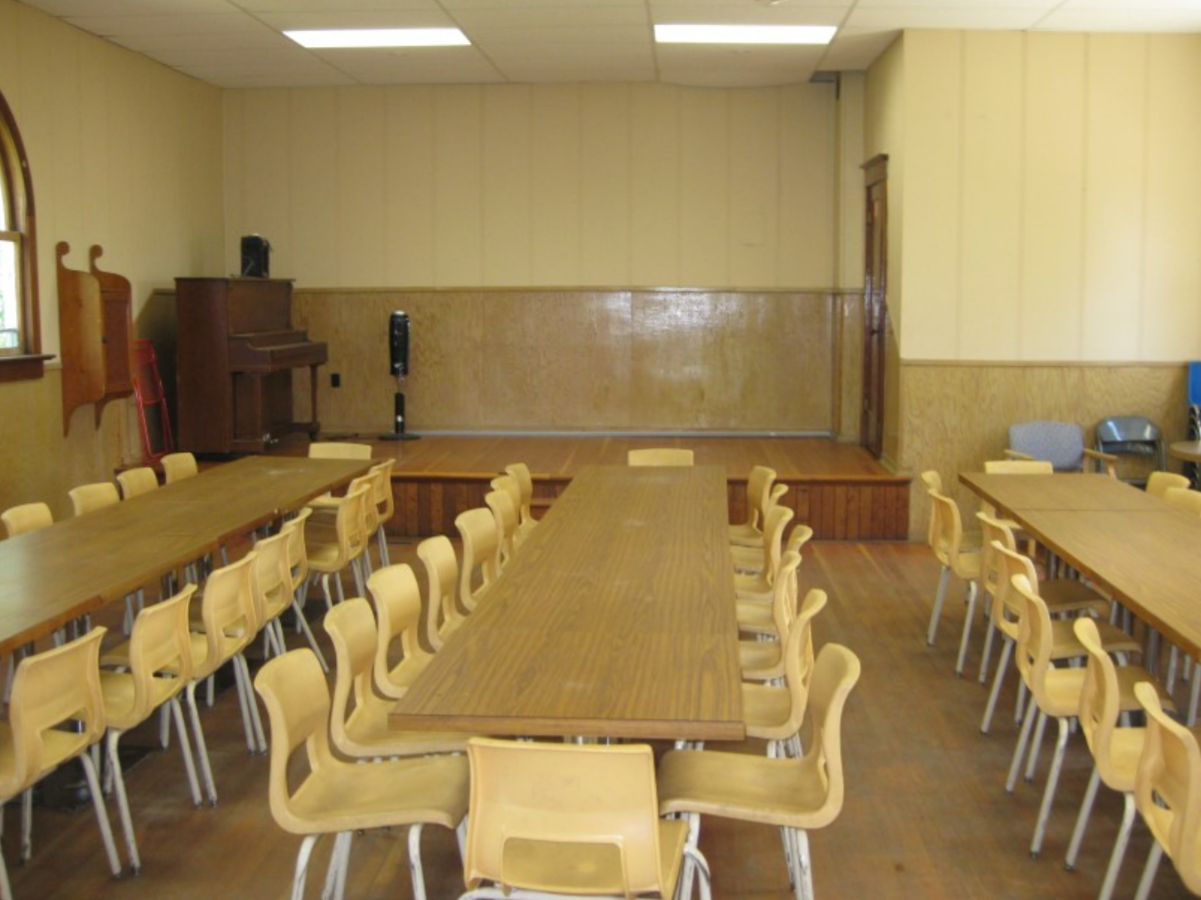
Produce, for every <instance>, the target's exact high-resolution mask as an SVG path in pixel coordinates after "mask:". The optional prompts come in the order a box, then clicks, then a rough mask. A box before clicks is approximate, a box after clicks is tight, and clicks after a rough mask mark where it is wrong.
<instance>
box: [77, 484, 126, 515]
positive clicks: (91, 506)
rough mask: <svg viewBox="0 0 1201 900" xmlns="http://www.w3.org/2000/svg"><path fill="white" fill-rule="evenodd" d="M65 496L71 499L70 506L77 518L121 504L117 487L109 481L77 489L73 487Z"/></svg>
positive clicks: (84, 485) (80, 486)
mask: <svg viewBox="0 0 1201 900" xmlns="http://www.w3.org/2000/svg"><path fill="white" fill-rule="evenodd" d="M67 495H68V496H69V497H70V498H71V506H72V508H73V509H74V510H75V515H77V516H86V515H87V514H88V513H90V512H95V511H96V510H98V509H104V508H105V507H106V506H115V505H116V504H118V503H120V502H121V495H120V494H118V493H117V486H116V485H115V484H113V483H112V482H111V481H97V482H95V483H93V484H81V485H79V487H73V488H71V490H69V491H67Z"/></svg>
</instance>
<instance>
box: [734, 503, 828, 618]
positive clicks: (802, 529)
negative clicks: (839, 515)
mask: <svg viewBox="0 0 1201 900" xmlns="http://www.w3.org/2000/svg"><path fill="white" fill-rule="evenodd" d="M811 537H813V529H812V528H810V527H809V526H808V525H804V524H799V525H794V526H793V527H792V531H791V532H790V533H789V535H788V541H787V542H786V543H785V545H784V550H783V552H782V553H781V554H780V564H779V566H777V567H776V574H775V575H774V576H772V579H771V596H772V601H771V603H764V602H762V601H761V600H759V599H753V600H747V599H738V600H736V601H735V602H734V613H735V616H736V617H737V619H738V630H739V631H740V632H742V633H744V634H751V635H757V636H758V637H759V638H760V639H761V640H762V639H763V638H771V639H775V640H783V636H784V635H786V634H788V629H784V630H783V631H781V630H780V623H779V621H778V617H777V615H776V587H777V584H778V581H779V578H780V572H781V571H783V569H784V561H785V560H786V559H787V558H788V555H789V554H790V553H795V554H796V555H797V556H798V557H799V556H800V554H801V549H802V548H803V547H804V546H805V544H806V543H808V541H809V539H810V538H811ZM795 578H796V575H795V573H794V575H793V579H794V580H795ZM735 580H736V581H737V576H735ZM788 589H790V590H791V591H792V595H793V609H794V610H795V609H796V605H795V600H796V587H795V586H791V587H790V588H788Z"/></svg>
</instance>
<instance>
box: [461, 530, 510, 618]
mask: <svg viewBox="0 0 1201 900" xmlns="http://www.w3.org/2000/svg"><path fill="white" fill-rule="evenodd" d="M455 527H456V528H457V529H458V530H459V537H461V538H462V539H463V564H462V565H461V566H460V567H459V602H460V603H462V604H463V608H464V609H466V610H467V612H469V613H470V612H473V611H474V610H475V608H476V606H478V605H479V602H480V599H481V598H482V597H483V596H484V594H486V593H487V591H488V588H489V587H491V586H492V582H494V581H495V580H496V579H497V577H498V576H499V575H500V534H499V533H498V532H497V530H496V520H495V519H494V518H493V517H492V511H491V510H489V509H487V508H485V507H478V508H476V509H469V510H467V511H466V512H461V513H459V515H458V516H457V517H456V518H455Z"/></svg>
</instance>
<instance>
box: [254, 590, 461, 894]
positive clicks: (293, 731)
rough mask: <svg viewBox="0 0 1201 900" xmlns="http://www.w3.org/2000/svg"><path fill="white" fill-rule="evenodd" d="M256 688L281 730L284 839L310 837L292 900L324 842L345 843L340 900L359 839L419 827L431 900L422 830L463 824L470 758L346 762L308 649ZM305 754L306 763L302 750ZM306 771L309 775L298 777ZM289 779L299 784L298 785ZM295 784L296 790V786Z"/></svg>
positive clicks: (278, 801) (276, 747) (275, 764)
mask: <svg viewBox="0 0 1201 900" xmlns="http://www.w3.org/2000/svg"><path fill="white" fill-rule="evenodd" d="M370 614H371V613H370V610H368V615H370ZM254 686H255V689H256V690H257V691H258V693H259V695H260V696H261V697H262V698H263V703H264V704H265V705H266V707H267V715H268V717H269V719H270V723H271V772H270V774H269V776H268V778H269V786H268V797H269V800H270V804H271V815H272V816H273V817H274V819H275V822H276V824H278V825H279V827H280V828H282V829H283V830H284V831H287V832H288V833H290V834H296V835H303V836H304V840H303V841H302V842H301V845H300V852H299V854H298V855H297V859H296V871H295V875H294V876H293V879H292V897H293V898H300V897H302V896H304V885H305V879H306V876H307V874H308V867H309V863H310V861H311V859H312V855H313V850H314V849H315V847H316V844H317V842H318V840H319V839H320V838H321V837H322V836H324V835H327V834H333V835H336V836H337V837H336V838H335V844H334V852H333V856H332V857H331V861H330V873H329V874H330V877H329V878H328V879H327V885H328V886H330V887H332V888H334V889H335V891H336V893H335V896H339V897H340V896H342V893H343V891H344V888H345V884H346V873H347V870H348V867H349V862H350V841H351V837H352V835H353V834H354V832H356V831H362V830H366V829H375V828H403V827H405V826H409V839H408V847H409V869H410V872H411V873H412V880H413V896H414V897H415V898H416V900H425V896H426V894H425V876H424V873H423V870H422V864H421V832H422V830H423V827H424V826H425V825H440V826H442V827H443V828H448V829H454V828H457V827H458V826H459V823H460V822H462V821H463V817H464V816H465V815H466V814H467V793H468V768H467V760H466V758H465V757H463V756H462V755H448V754H446V755H439V756H424V757H418V758H412V759H401V760H385V761H380V762H376V763H373V764H370V765H361V764H359V763H357V762H351V761H346V760H342V759H339V758H338V757H336V756H335V755H334V754H333V752H332V750H331V748H330V743H329V722H330V699H329V688H328V687H327V686H326V683H325V676H324V674H323V673H322V671H321V666H320V664H319V663H318V662H317V659H316V657H315V656H314V655H313V653H312V651H311V650H309V649H307V648H305V649H301V650H293V651H291V652H289V653H286V654H284V655H283V656H278V657H276V658H275V659H272V660H270V661H268V662H267V663H266V664H265V665H264V666H263V668H262V669H260V670H259V673H258V675H257V677H256V678H255V681H254ZM302 747H303V748H304V751H305V752H304V754H303V756H302V755H301V753H300V752H299V751H300V749H301V748H302ZM302 760H303V761H302ZM301 768H303V772H300V771H297V770H298V769H301ZM289 771H292V773H293V776H294V777H293V778H291V779H290V778H289ZM293 784H294V785H295V787H294V788H292V787H290V785H293Z"/></svg>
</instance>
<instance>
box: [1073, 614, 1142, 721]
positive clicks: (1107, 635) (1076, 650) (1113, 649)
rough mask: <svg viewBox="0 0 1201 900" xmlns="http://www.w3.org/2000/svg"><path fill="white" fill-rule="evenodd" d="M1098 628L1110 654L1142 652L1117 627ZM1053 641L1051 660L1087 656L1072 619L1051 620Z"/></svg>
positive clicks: (1100, 623) (1099, 625) (1102, 624)
mask: <svg viewBox="0 0 1201 900" xmlns="http://www.w3.org/2000/svg"><path fill="white" fill-rule="evenodd" d="M1096 626H1097V632H1098V634H1100V636H1101V644H1102V645H1103V646H1104V647H1105V649H1106V650H1107V651H1108V652H1109V653H1139V652H1141V651H1142V645H1141V644H1140V643H1139V642H1138V641H1136V640H1135V639H1134V638H1132V637H1131V636H1130V635H1128V634H1127V633H1126V632H1124V631H1122V629H1120V628H1118V627H1117V626H1116V625H1110V624H1109V623H1108V622H1097V623H1096ZM1051 641H1052V649H1051V659H1054V660H1061V659H1072V658H1073V657H1077V656H1084V655H1085V650H1084V645H1083V644H1081V643H1080V639H1079V638H1077V637H1076V632H1075V631H1074V630H1073V627H1072V620H1071V619H1052V620H1051ZM1132 708H1133V707H1132Z"/></svg>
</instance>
